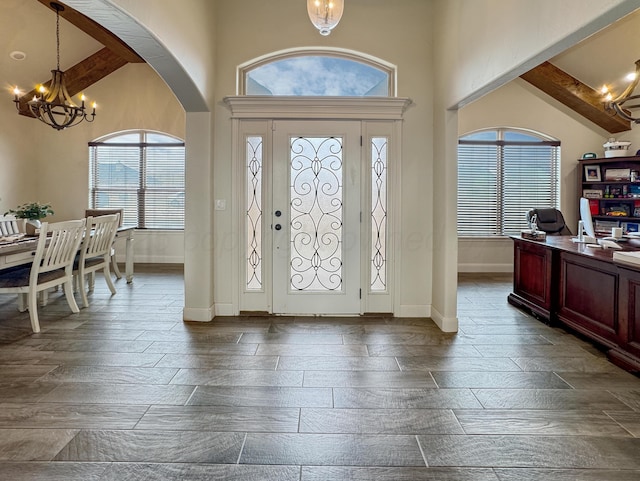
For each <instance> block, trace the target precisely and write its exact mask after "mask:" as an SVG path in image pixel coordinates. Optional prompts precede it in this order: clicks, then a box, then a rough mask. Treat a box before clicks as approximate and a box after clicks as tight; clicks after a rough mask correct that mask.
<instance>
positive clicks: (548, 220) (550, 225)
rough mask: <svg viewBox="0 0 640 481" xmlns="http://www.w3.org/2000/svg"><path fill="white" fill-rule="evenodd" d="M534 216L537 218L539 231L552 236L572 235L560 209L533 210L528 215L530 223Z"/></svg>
mask: <svg viewBox="0 0 640 481" xmlns="http://www.w3.org/2000/svg"><path fill="white" fill-rule="evenodd" d="M534 215H535V216H536V224H537V225H538V229H539V230H541V231H543V232H546V233H547V234H550V235H572V233H571V230H570V229H569V228H568V227H567V225H566V223H565V221H564V217H563V216H562V212H560V211H559V210H558V209H553V208H544V209H531V210H530V211H529V212H528V213H527V221H530V220H531V217H533V216H534Z"/></svg>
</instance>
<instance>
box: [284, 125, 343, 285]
mask: <svg viewBox="0 0 640 481" xmlns="http://www.w3.org/2000/svg"><path fill="white" fill-rule="evenodd" d="M342 157H343V152H342V139H341V138H338V137H297V138H292V139H291V151H290V159H291V162H290V181H291V185H290V196H291V197H290V198H291V200H290V202H291V205H290V209H291V210H290V219H291V234H290V243H291V249H290V269H291V271H290V281H291V289H292V290H306V291H314V290H315V291H337V290H340V289H342V264H343V259H342V232H343V229H342V222H343V188H342V176H343V158H342Z"/></svg>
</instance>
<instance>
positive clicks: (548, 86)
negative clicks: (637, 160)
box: [520, 62, 631, 134]
mask: <svg viewBox="0 0 640 481" xmlns="http://www.w3.org/2000/svg"><path fill="white" fill-rule="evenodd" d="M520 77H521V78H523V79H524V80H526V81H527V82H529V83H530V84H531V85H533V86H535V87H537V88H539V89H540V90H542V91H543V92H545V93H546V94H547V95H550V96H551V97H553V98H554V99H556V100H557V101H558V102H560V103H562V104H564V105H566V106H567V107H569V108H570V109H572V110H574V111H575V112H577V113H578V114H580V115H582V116H583V117H585V118H586V119H588V120H590V121H591V122H593V123H594V124H596V125H598V126H599V127H602V128H603V129H605V130H606V131H607V132H609V133H611V134H616V133H619V132H624V131H627V130H631V124H630V122H627V121H626V120H624V119H622V118H621V117H618V116H617V115H613V114H612V113H611V112H607V111H606V110H605V109H604V104H603V102H602V96H601V95H600V93H599V92H597V91H596V90H594V89H592V88H591V87H589V86H588V85H586V84H583V83H582V82H580V81H579V80H578V79H576V78H574V77H572V76H571V75H569V74H568V73H566V72H564V71H563V70H560V69H559V68H558V67H556V66H555V65H553V64H551V63H549V62H544V63H542V64H540V65H538V66H537V67H536V68H534V69H531V70H529V71H528V72H527V73H524V74H522V75H521V76H520Z"/></svg>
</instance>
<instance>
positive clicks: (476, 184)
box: [458, 144, 500, 236]
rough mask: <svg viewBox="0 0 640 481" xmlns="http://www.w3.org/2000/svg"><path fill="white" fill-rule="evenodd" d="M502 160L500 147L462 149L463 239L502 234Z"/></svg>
mask: <svg viewBox="0 0 640 481" xmlns="http://www.w3.org/2000/svg"><path fill="white" fill-rule="evenodd" d="M498 156H499V152H498V147H497V146H496V145H488V144H479V145H459V146H458V235H459V236H492V235H496V233H497V231H498V226H499V225H500V221H499V215H498V213H499V209H500V205H499V204H498V198H499V196H498V194H499V188H498V187H499V180H500V179H499V171H498Z"/></svg>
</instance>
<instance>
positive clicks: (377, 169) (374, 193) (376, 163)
mask: <svg viewBox="0 0 640 481" xmlns="http://www.w3.org/2000/svg"><path fill="white" fill-rule="evenodd" d="M387 147H388V139H387V138H386V137H373V138H372V139H371V291H372V292H374V291H384V290H386V288H387V242H386V238H387Z"/></svg>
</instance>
